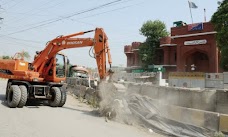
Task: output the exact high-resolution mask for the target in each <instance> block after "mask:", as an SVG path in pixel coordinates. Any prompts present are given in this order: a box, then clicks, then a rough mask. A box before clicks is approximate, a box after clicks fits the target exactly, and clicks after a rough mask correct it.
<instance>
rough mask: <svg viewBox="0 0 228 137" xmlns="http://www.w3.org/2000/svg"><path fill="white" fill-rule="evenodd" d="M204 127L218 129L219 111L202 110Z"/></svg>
mask: <svg viewBox="0 0 228 137" xmlns="http://www.w3.org/2000/svg"><path fill="white" fill-rule="evenodd" d="M203 127H205V128H208V129H211V130H214V131H218V130H219V113H216V112H208V111H204V126H203Z"/></svg>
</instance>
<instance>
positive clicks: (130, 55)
mask: <svg viewBox="0 0 228 137" xmlns="http://www.w3.org/2000/svg"><path fill="white" fill-rule="evenodd" d="M140 44H141V42H132V44H131V45H127V46H125V47H124V53H125V54H126V56H127V67H128V68H140V67H141V65H142V63H141V60H140V59H139V53H138V51H139V46H140Z"/></svg>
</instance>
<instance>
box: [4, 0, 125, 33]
mask: <svg viewBox="0 0 228 137" xmlns="http://www.w3.org/2000/svg"><path fill="white" fill-rule="evenodd" d="M120 1H122V0H115V1H112V2H108V3H105V4H102V5H99V6H97V7H94V8H91V9H88V10H85V11H82V12H78V13H74V14H72V15H69V16H66V17H62V18H59V19H56V20H53V21H49V22H47V23H43V24H40V25H37V26H34V27H30V28H27V29H23V30H19V31H16V32H13V33H9V34H8V35H12V34H16V33H20V32H24V31H28V30H31V29H34V28H39V27H42V26H45V25H49V24H52V23H56V22H58V21H61V20H64V19H68V18H71V17H73V16H76V15H80V14H84V13H87V12H91V11H94V10H97V9H100V8H103V7H106V6H108V5H111V4H113V3H117V2H120Z"/></svg>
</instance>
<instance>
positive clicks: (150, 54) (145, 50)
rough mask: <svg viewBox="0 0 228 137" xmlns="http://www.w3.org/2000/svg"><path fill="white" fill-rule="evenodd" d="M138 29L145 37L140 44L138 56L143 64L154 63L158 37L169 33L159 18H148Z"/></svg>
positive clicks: (158, 43) (158, 42) (158, 41)
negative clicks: (152, 19) (153, 19)
mask: <svg viewBox="0 0 228 137" xmlns="http://www.w3.org/2000/svg"><path fill="white" fill-rule="evenodd" d="M139 31H140V34H142V35H144V36H145V37H146V41H145V42H144V43H142V44H141V45H140V48H139V56H140V58H141V60H142V62H143V64H144V65H145V66H147V65H150V64H154V63H155V57H156V49H157V48H158V47H159V45H160V38H162V37H165V36H168V35H169V33H168V31H167V29H166V25H165V24H164V23H163V22H162V21H160V20H155V21H151V20H148V21H147V22H145V23H144V24H143V25H142V27H141V29H140V30H139Z"/></svg>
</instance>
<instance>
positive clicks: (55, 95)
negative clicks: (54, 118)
mask: <svg viewBox="0 0 228 137" xmlns="http://www.w3.org/2000/svg"><path fill="white" fill-rule="evenodd" d="M51 95H52V99H51V100H49V101H48V102H49V105H50V106H51V107H58V106H59V104H60V101H61V91H60V89H59V88H58V87H52V88H51Z"/></svg>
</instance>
